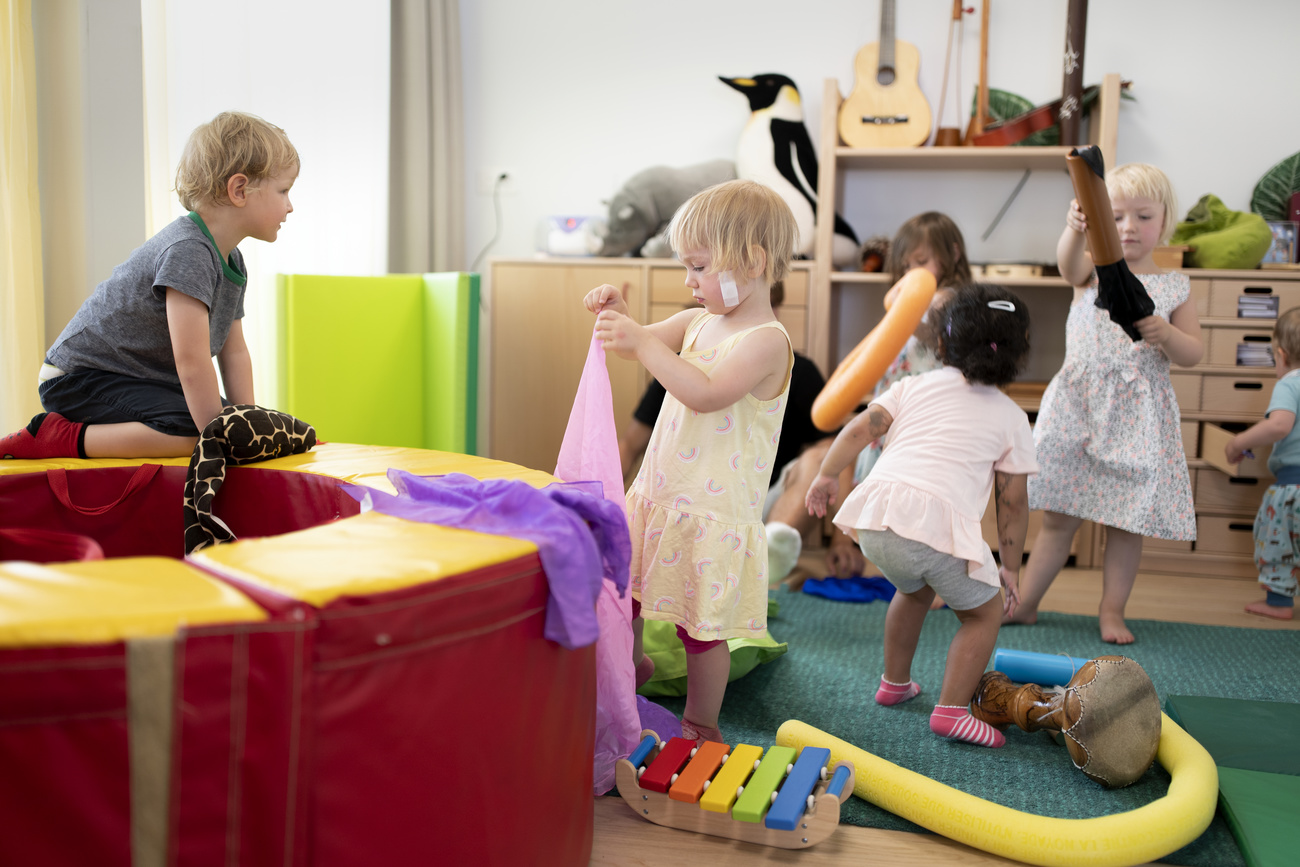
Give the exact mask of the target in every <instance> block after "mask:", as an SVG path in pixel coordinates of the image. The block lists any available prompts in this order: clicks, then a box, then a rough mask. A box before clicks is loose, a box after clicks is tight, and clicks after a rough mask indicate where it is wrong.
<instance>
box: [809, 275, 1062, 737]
mask: <svg viewBox="0 0 1300 867" xmlns="http://www.w3.org/2000/svg"><path fill="white" fill-rule="evenodd" d="M932 315H933V314H932ZM935 319H936V320H937V321H935V322H934V323H933V325H934V332H935V341H936V350H937V355H938V357H939V360H940V361H942V362H943V363H944V365H945V366H944V367H942V368H940V369H938V370H934V371H931V372H929V373H923V374H920V375H919V376H912V377H907V378H904V379H900V380H899V381H897V382H895V383H894V384H893V385H892V386H891V387H890V388H889V390H888V391H887V392H885V393H884V394H883V395H880V396H879V397H876V398H874V399H873V400H872V401H871V404H870V405H869V406H868V407H867V410H866V412H864V413H862V414H860V415H859V416H857V417H856V418H855V419H853V421H851V422H849V423H848V425H846V426H845V428H844V430H842V431H841V432H840V434H839V436H838V437H836V438H835V442H834V444H833V445H832V446H831V448H830V451H829V452H827V453H826V458H825V460H823V461H822V466H821V473H820V475H819V476H818V477H817V478H816V479H815V480H814V481H813V483H812V486H811V487H810V488H809V489H808V494H807V496H806V498H805V503H806V505H807V507H808V510H809V512H811V513H812V514H814V515H817V516H819V517H820V516H822V515H825V514H826V505H827V503H828V502H832V501H834V500H835V499H836V496H837V495H838V493H839V481H838V476H839V473H840V471H841V470H842V469H843V468H844V467H846V466H849V464H850V463H852V462H853V461H854V460H855V459H856V457H857V455H858V453H859V452H860V451H862V449H863V448H865V447H866V446H867V444H868V443H870V442H872V441H874V440H876V439H879V438H881V437H885V436H886V434H888V437H887V438H886V439H885V447H884V451H883V452H882V454H881V456H880V460H879V461H877V462H876V465H875V467H874V468H873V469H872V471H871V474H870V475H869V476H867V477H866V479H864V480H863V481H862V483H861V484H859V485H858V486H857V487H856V488H854V489H853V492H852V493H851V494H849V496H848V497H847V498H846V499H845V502H844V505H843V507H842V508H841V509H840V511H839V513H838V514H836V516H835V524H836V526H838V527H839V528H840V529H842V530H843V531H844V532H846V533H849V534H852V535H855V536H856V537H857V540H858V545H859V546H860V547H861V548H862V553H863V554H865V555H866V556H867V558H868V559H869V560H871V562H872V563H875V564H876V565H877V566H878V567H880V570H881V571H882V572H883V573H884V574H885V577H886V578H888V579H889V581H890V582H891V583H892V584H893V585H894V586H895V587H897V588H898V592H897V593H895V594H894V598H893V601H891V602H890V604H889V612H888V614H887V615H886V617H885V672H884V675H882V677H881V678H880V686H879V688H878V689H877V691H876V701H877V702H879V703H880V704H883V705H894V704H899V703H900V702H904V701H907V700H908V699H910V698H912V697H913V696H915V695H917V694H918V693H920V692H921V687H920V686H919V685H918V684H916V683H914V682H913V681H912V673H911V666H912V656H913V654H914V653H915V652H916V643H917V639H918V638H919V637H920V633H921V626H922V625H923V624H924V622H925V616H926V613H927V612H928V611H929V610H930V604H931V603H932V602H933V601H934V598H935V594H936V593H937V594H938V595H940V596H942V597H943V600H944V601H945V602H947V603H948V607H949V608H951V609H952V610H953V612H954V613H955V614H956V615H957V619H958V620H959V621H960V622H961V626H960V627H959V628H958V629H957V634H956V635H955V636H953V639H952V643H951V644H950V645H949V647H948V662H947V667H946V668H945V670H944V676H943V685H942V687H941V688H940V692H939V704H938V705H937V706H936V707H935V708H934V712H933V713H932V714H931V716H930V730H931V731H933V732H934V733H935V734H938V735H940V736H942V737H946V738H954V739H956V740H961V741H965V742H967V743H972V744H979V745H981V746H987V747H1000V746H1002V744H1003V743H1004V742H1005V739H1004V738H1003V737H1002V735H1001V733H999V732H998V731H997V730H996V729H994V728H993V727H991V726H989V725H987V724H985V723H983V722H981V721H979V720H977V719H975V718H974V717H972V716H971V715H970V713H969V711H968V705H969V704H970V701H971V698H972V697H973V696H974V694H975V686H976V684H977V683H978V681H979V679H980V676H981V675H982V674H983V673H984V668H985V666H986V665H988V661H989V657H990V656H991V655H992V653H993V646H994V644H995V643H996V642H997V637H998V628H999V625H1000V623H1001V619H1002V616H1003V615H1004V614H1010V613H1011V612H1013V611H1015V608H1016V605H1017V603H1018V601H1019V596H1018V589H1017V588H1018V582H1019V573H1020V559H1021V556H1022V554H1023V552H1024V546H1025V532H1026V531H1027V529H1028V526H1029V509H1028V494H1027V485H1026V480H1027V477H1028V475H1029V474H1030V473H1036V472H1037V471H1038V464H1037V462H1036V461H1035V460H1034V443H1033V436H1032V434H1031V433H1030V430H1029V419H1028V417H1027V416H1026V415H1025V413H1024V411H1023V410H1021V409H1020V408H1019V407H1018V406H1016V404H1015V403H1014V402H1013V401H1012V400H1011V398H1009V397H1007V396H1006V395H1005V394H1003V393H1002V392H1001V391H999V390H998V386H1002V385H1006V384H1007V383H1009V382H1011V381H1012V380H1014V379H1015V377H1016V374H1017V373H1019V371H1020V369H1021V366H1022V365H1023V363H1024V359H1025V355H1026V354H1027V353H1028V351H1029V314H1028V311H1027V310H1026V309H1025V305H1024V302H1023V301H1021V300H1020V299H1019V298H1017V297H1016V296H1015V295H1013V294H1011V293H1010V292H1008V291H1007V290H1006V289H1003V288H1002V287H1000V286H989V285H983V284H976V285H972V286H965V287H962V288H960V289H958V290H957V291H956V292H954V293H953V297H952V298H951V299H950V300H949V301H948V303H947V304H945V305H944V306H943V308H942V309H941V310H940V311H939V312H938V315H937V316H935ZM995 485H996V488H997V494H996V497H995V502H996V505H997V515H998V552H999V555H1000V557H1001V560H1002V565H1001V567H1000V568H999V567H998V565H997V564H995V563H994V561H993V553H992V551H990V550H989V546H988V544H987V543H985V542H984V538H983V535H982V534H981V532H980V519H981V518H982V517H983V512H984V507H985V505H986V504H987V503H988V498H989V491H990V489H992V488H993V487H994V486H995ZM999 584H1000V585H1001V586H1002V587H1004V588H1005V589H1006V600H1005V603H1002V602H1000V601H999V600H998V589H999Z"/></svg>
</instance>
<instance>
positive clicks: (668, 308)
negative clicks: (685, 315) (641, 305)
mask: <svg viewBox="0 0 1300 867" xmlns="http://www.w3.org/2000/svg"><path fill="white" fill-rule="evenodd" d="M689 307H695V308H697V309H699V310H703V309H704V308H703V307H700V305H698V304H696V303H694V302H693V301H692V302H691V303H690V304H651V305H650V321H649V322H648V323H646V324H647V325H653V324H654V323H656V322H663V321H664V320H665V319H667V318H668V317H669V316H672V315H673V314H674V313H681V312H682V311H683V310H686V309H687V308H689Z"/></svg>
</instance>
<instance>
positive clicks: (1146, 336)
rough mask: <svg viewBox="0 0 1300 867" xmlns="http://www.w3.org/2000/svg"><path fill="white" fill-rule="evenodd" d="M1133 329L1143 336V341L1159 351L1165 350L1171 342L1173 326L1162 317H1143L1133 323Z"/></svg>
mask: <svg viewBox="0 0 1300 867" xmlns="http://www.w3.org/2000/svg"><path fill="white" fill-rule="evenodd" d="M1133 327H1134V328H1136V329H1137V330H1138V333H1139V334H1141V335H1142V339H1143V340H1145V341H1146V342H1147V343H1149V344H1150V345H1152V346H1154V347H1156V348H1157V349H1159V348H1163V347H1164V345H1165V344H1166V343H1167V342H1168V341H1169V334H1170V332H1171V331H1173V326H1172V325H1170V324H1169V320H1167V319H1165V318H1164V317H1162V316H1143V317H1142V318H1141V319H1138V320H1136V321H1135V322H1134V323H1133Z"/></svg>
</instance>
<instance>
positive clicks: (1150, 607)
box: [591, 552, 1300, 867]
mask: <svg viewBox="0 0 1300 867" xmlns="http://www.w3.org/2000/svg"><path fill="white" fill-rule="evenodd" d="M816 557H817V553H816V552H813V553H812V554H810V555H809V557H808V558H807V559H801V564H802V565H805V566H808V567H809V568H810V569H813V570H814V573H815V574H816V566H815V560H816ZM1263 596H1264V591H1263V590H1262V589H1261V588H1260V587H1259V585H1258V584H1256V583H1255V582H1253V581H1245V580H1241V579H1224V578H1185V577H1179V576H1174V575H1158V574H1142V575H1139V576H1138V580H1137V584H1136V586H1135V587H1134V590H1133V596H1132V598H1131V599H1130V600H1129V604H1128V609H1127V614H1128V617H1129V618H1130V619H1133V620H1170V621H1177V622H1183V623H1203V624H1208V625H1212V626H1244V627H1250V628H1255V629H1293V630H1300V621H1296V620H1292V621H1276V620H1270V619H1268V618H1264V617H1258V616H1255V615H1253V614H1247V613H1246V612H1245V611H1244V610H1243V608H1244V607H1245V605H1246V603H1248V602H1254V601H1256V600H1259V599H1262V598H1263ZM1100 598H1101V572H1100V571H1096V570H1090V569H1066V570H1064V571H1063V572H1062V573H1061V575H1060V577H1059V578H1057V580H1056V582H1055V583H1054V584H1053V585H1052V588H1051V590H1050V591H1048V593H1047V596H1046V597H1045V598H1044V600H1043V605H1042V608H1043V609H1044V610H1048V611H1060V612H1064V613H1066V614H1091V615H1096V613H1097V602H1098V600H1099V599H1100ZM1134 632H1135V634H1136V636H1137V640H1138V641H1139V642H1140V641H1141V640H1142V632H1141V629H1140V627H1139V628H1138V629H1135V630H1134ZM1121 652H1122V651H1121ZM595 815H596V826H595V827H596V831H595V843H594V847H593V850H592V858H591V863H592V864H599V865H611V867H613V865H619V867H625V865H644V867H660V865H662V867H681V865H683V864H707V865H709V867H731V865H750V864H799V865H803V867H814V865H815V867H831V865H854V867H858V865H862V864H871V865H873V867H902V865H907V867H912V865H929V864H945V865H947V864H951V865H992V864H999V865H1007V864H1018V863H1020V862H1016V861H1009V860H1007V859H1005V858H1000V857H998V856H996V855H989V854H987V853H984V852H981V851H979V850H977V849H972V848H970V847H968V846H965V845H963V844H961V843H956V842H954V841H952V840H949V839H947V838H945V837H940V836H938V835H934V834H908V833H904V832H901V831H882V830H878V829H876V828H859V827H856V826H854V825H841V826H840V827H839V828H838V829H837V830H836V831H835V833H834V834H832V835H831V837H830V838H829V839H827V840H825V841H824V842H822V843H819V844H818V845H817V846H815V847H813V848H810V849H804V850H801V851H792V850H785V849H773V848H769V847H767V846H758V845H754V844H750V843H740V842H737V841H734V840H724V839H721V838H718V837H709V836H706V835H703V834H695V833H692V832H689V831H678V830H675V829H673V828H664V827H661V826H659V825H655V824H653V823H651V822H647V821H645V820H643V819H640V818H638V817H637V815H636V814H635V813H633V812H632V810H631V809H629V808H628V806H627V805H626V804H625V803H624V802H623V800H622V799H621V798H617V797H604V798H597V799H596V805H595Z"/></svg>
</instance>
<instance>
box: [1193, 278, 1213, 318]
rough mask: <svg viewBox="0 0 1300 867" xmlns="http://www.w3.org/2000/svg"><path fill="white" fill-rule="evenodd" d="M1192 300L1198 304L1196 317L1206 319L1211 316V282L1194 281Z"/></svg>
mask: <svg viewBox="0 0 1300 867" xmlns="http://www.w3.org/2000/svg"><path fill="white" fill-rule="evenodd" d="M1190 282H1191V284H1192V300H1193V301H1195V302H1196V315H1197V316H1199V317H1200V318H1202V319H1204V318H1205V317H1206V316H1209V315H1210V281H1209V280H1192V281H1190Z"/></svg>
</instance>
